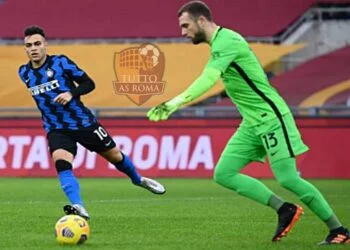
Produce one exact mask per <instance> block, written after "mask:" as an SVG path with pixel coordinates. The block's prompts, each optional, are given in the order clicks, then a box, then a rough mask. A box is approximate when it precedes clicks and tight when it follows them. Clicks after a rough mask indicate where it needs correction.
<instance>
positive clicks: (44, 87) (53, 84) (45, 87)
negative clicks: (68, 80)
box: [29, 80, 60, 96]
mask: <svg viewBox="0 0 350 250" xmlns="http://www.w3.org/2000/svg"><path fill="white" fill-rule="evenodd" d="M59 86H60V84H59V82H58V81H57V80H52V81H49V82H46V83H43V84H40V85H38V86H34V87H31V88H29V92H30V93H31V94H32V96H36V95H40V94H42V93H45V92H49V91H51V90H53V89H57V88H58V87H59Z"/></svg>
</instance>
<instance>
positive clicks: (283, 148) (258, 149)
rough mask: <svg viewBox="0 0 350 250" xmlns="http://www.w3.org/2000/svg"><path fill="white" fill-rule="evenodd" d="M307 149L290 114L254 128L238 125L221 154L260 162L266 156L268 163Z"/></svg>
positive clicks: (263, 160)
mask: <svg viewBox="0 0 350 250" xmlns="http://www.w3.org/2000/svg"><path fill="white" fill-rule="evenodd" d="M308 150H309V148H308V147H307V146H306V145H305V144H304V142H303V140H302V139H301V136H300V133H299V130H298V128H297V126H296V125H295V122H294V118H293V115H292V114H291V113H287V114H285V115H283V116H282V118H281V119H279V118H276V119H273V120H270V121H267V122H265V123H262V124H259V125H257V126H254V127H248V126H244V123H243V124H241V126H240V127H239V128H238V130H237V131H236V133H235V134H234V135H233V136H232V137H231V139H230V140H229V142H228V143H227V145H226V147H225V149H224V151H223V152H222V155H223V156H229V157H238V158H244V159H250V160H252V161H260V162H265V158H266V156H268V157H269V161H270V163H272V162H275V161H278V160H281V159H286V158H290V157H295V156H297V155H300V154H302V153H304V152H306V151H308Z"/></svg>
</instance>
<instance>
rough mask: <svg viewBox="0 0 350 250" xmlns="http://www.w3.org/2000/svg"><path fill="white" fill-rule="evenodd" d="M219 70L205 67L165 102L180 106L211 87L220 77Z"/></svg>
mask: <svg viewBox="0 0 350 250" xmlns="http://www.w3.org/2000/svg"><path fill="white" fill-rule="evenodd" d="M220 75H221V72H220V71H219V70H217V69H214V68H205V69H204V70H203V72H202V74H201V75H200V76H199V77H198V78H197V79H196V80H195V81H194V82H193V83H192V84H191V85H190V86H189V87H188V88H187V89H186V90H185V91H184V92H182V93H181V94H180V95H178V96H176V97H174V98H173V99H172V100H170V101H169V102H167V104H170V105H174V106H178V107H179V106H182V105H183V104H186V103H188V102H190V101H192V100H194V99H196V98H198V97H200V96H201V95H203V94H204V93H206V92H207V91H208V90H209V89H211V88H212V87H213V86H214V85H215V83H216V81H217V80H218V79H219V78H220Z"/></svg>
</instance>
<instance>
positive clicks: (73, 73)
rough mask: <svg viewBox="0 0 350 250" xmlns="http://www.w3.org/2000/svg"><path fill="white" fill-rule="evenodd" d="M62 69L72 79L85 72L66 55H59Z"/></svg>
mask: <svg viewBox="0 0 350 250" xmlns="http://www.w3.org/2000/svg"><path fill="white" fill-rule="evenodd" d="M61 63H62V67H63V70H64V71H65V72H66V73H67V74H68V75H69V76H70V77H72V78H73V79H79V78H80V77H82V76H83V75H84V74H85V72H84V71H83V70H82V69H80V68H79V67H78V65H77V64H76V63H75V62H73V61H72V60H71V59H69V58H68V57H67V56H62V57H61Z"/></svg>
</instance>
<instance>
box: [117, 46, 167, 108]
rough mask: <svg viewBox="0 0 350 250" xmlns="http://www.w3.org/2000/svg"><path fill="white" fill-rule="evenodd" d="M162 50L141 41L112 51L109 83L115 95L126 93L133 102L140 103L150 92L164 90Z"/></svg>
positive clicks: (155, 93)
mask: <svg viewBox="0 0 350 250" xmlns="http://www.w3.org/2000/svg"><path fill="white" fill-rule="evenodd" d="M164 68H165V57H164V53H163V52H162V51H161V50H160V49H159V48H158V47H157V46H156V45H154V44H143V45H141V46H139V47H131V48H127V49H124V50H122V51H120V52H116V53H115V55H114V72H115V75H116V80H115V81H114V82H113V84H114V89H115V93H116V94H117V95H126V96H127V97H128V98H129V99H130V100H131V101H132V102H133V103H135V104H136V105H138V106H139V105H142V104H143V103H145V102H146V101H147V100H148V99H150V98H151V97H152V96H153V95H160V94H162V93H163V92H164V87H165V81H164V80H163V74H164Z"/></svg>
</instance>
